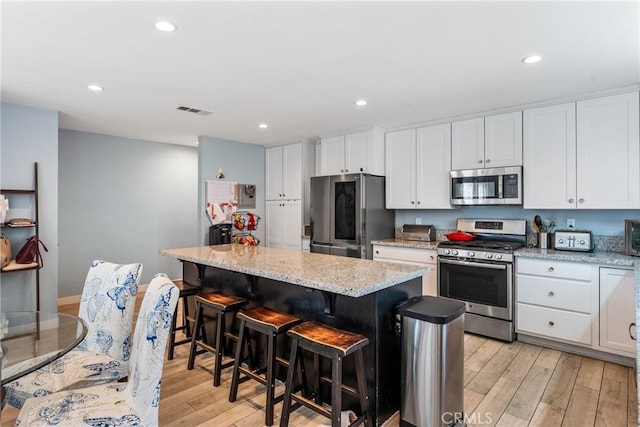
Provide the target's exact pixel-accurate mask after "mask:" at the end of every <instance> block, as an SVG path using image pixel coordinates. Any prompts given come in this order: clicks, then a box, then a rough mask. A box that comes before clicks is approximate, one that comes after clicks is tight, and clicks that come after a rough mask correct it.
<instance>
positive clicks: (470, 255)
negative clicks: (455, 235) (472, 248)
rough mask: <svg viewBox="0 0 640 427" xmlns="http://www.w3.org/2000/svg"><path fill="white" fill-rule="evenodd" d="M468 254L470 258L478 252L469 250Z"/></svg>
mask: <svg viewBox="0 0 640 427" xmlns="http://www.w3.org/2000/svg"><path fill="white" fill-rule="evenodd" d="M467 256H468V257H469V258H473V257H474V256H476V253H475V252H469V253H468V254H467Z"/></svg>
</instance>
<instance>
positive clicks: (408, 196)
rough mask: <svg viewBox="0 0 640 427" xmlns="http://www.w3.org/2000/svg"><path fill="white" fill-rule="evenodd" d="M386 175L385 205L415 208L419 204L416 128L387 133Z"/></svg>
mask: <svg viewBox="0 0 640 427" xmlns="http://www.w3.org/2000/svg"><path fill="white" fill-rule="evenodd" d="M385 176H386V180H385V199H386V204H385V207H386V208H387V209H414V208H415V207H416V206H417V205H416V131H415V129H409V130H402V131H398V132H389V133H387V135H386V137H385Z"/></svg>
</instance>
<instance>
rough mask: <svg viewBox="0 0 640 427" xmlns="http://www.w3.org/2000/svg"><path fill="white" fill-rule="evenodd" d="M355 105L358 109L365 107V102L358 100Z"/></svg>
mask: <svg viewBox="0 0 640 427" xmlns="http://www.w3.org/2000/svg"><path fill="white" fill-rule="evenodd" d="M356 105H357V106H358V107H364V106H365V105H367V101H366V100H364V99H359V100H357V101H356Z"/></svg>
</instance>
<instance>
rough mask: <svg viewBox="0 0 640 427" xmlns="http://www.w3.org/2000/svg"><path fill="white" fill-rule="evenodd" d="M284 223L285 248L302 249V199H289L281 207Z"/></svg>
mask: <svg viewBox="0 0 640 427" xmlns="http://www.w3.org/2000/svg"><path fill="white" fill-rule="evenodd" d="M281 216H282V217H283V221H284V224H283V226H282V231H283V233H282V234H283V240H284V241H283V242H282V244H283V246H282V247H283V248H284V249H293V250H297V251H301V250H302V203H301V201H300V200H287V201H285V202H284V203H283V206H282V208H281Z"/></svg>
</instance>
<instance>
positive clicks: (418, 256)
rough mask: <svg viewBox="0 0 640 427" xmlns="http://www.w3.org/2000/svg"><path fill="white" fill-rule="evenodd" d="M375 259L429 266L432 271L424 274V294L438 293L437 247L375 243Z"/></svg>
mask: <svg viewBox="0 0 640 427" xmlns="http://www.w3.org/2000/svg"><path fill="white" fill-rule="evenodd" d="M373 260H374V261H382V262H396V263H399V264H411V265H420V266H427V267H429V268H430V269H431V271H430V272H429V273H427V274H425V275H424V276H422V295H431V296H437V295H438V253H437V251H436V250H435V249H415V248H402V247H398V246H384V245H373Z"/></svg>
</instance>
